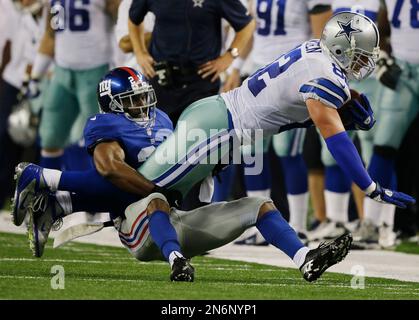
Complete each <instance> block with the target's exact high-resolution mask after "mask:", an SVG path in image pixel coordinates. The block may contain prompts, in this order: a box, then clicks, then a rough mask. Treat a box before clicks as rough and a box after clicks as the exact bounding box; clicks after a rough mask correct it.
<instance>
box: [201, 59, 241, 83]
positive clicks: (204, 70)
mask: <svg viewBox="0 0 419 320" xmlns="http://www.w3.org/2000/svg"><path fill="white" fill-rule="evenodd" d="M232 62H233V58H232V57H231V55H230V54H224V55H222V56H219V57H218V58H217V59H215V60H211V61H208V62H206V63H204V64H202V65H200V66H199V70H198V74H199V75H200V76H201V77H202V78H203V79H205V78H208V77H209V76H211V75H213V76H212V78H211V82H214V81H215V80H217V79H218V78H219V77H220V74H221V73H223V72H224V71H226V70H227V68H228V67H229V66H230V65H231V63H232Z"/></svg>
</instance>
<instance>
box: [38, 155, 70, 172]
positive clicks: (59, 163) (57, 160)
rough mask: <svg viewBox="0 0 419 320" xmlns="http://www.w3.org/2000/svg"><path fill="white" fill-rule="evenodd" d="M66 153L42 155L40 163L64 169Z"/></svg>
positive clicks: (43, 166)
mask: <svg viewBox="0 0 419 320" xmlns="http://www.w3.org/2000/svg"><path fill="white" fill-rule="evenodd" d="M63 161H64V155H61V156H58V157H45V156H42V155H41V159H40V161H39V165H40V166H41V167H42V168H48V169H57V170H62V168H63Z"/></svg>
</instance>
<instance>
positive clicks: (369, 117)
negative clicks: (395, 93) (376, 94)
mask: <svg viewBox="0 0 419 320" xmlns="http://www.w3.org/2000/svg"><path fill="white" fill-rule="evenodd" d="M350 113H351V115H352V119H353V123H354V128H355V129H356V130H365V131H366V130H370V129H371V128H372V127H373V126H374V124H375V122H376V121H375V119H374V112H373V111H372V108H371V105H370V102H369V101H368V98H367V96H366V95H364V94H361V95H360V96H359V98H358V99H353V100H352V106H351V108H350Z"/></svg>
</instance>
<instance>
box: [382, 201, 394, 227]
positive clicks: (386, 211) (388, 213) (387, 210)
mask: <svg viewBox="0 0 419 320" xmlns="http://www.w3.org/2000/svg"><path fill="white" fill-rule="evenodd" d="M395 213H396V206H395V205H392V204H386V203H385V204H383V209H382V211H381V221H380V225H382V224H383V223H385V224H386V225H387V226H389V227H391V228H393V226H394V214H395Z"/></svg>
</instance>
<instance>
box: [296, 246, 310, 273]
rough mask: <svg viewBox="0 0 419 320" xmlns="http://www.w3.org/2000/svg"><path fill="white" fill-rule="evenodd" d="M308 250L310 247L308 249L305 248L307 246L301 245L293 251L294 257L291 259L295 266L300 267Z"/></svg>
mask: <svg viewBox="0 0 419 320" xmlns="http://www.w3.org/2000/svg"><path fill="white" fill-rule="evenodd" d="M309 251H310V249H309V248H307V247H302V248H301V249H299V250H298V251H297V252H296V253H295V255H294V258H292V261H294V263H295V264H296V266H297V267H298V268H300V267H301V266H302V265H303V263H304V260H305V259H306V256H307V253H308V252H309Z"/></svg>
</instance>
